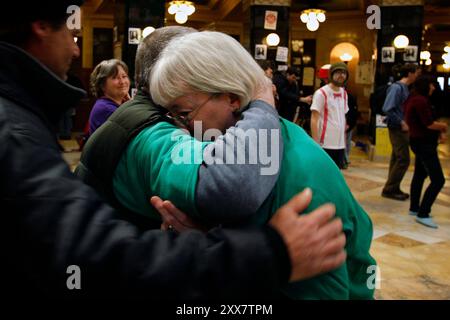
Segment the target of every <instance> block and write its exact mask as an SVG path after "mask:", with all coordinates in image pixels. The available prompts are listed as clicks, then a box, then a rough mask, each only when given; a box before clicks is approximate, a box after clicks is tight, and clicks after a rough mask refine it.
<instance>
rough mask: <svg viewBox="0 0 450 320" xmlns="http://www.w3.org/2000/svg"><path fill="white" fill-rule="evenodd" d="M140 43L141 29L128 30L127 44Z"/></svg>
mask: <svg viewBox="0 0 450 320" xmlns="http://www.w3.org/2000/svg"><path fill="white" fill-rule="evenodd" d="M140 41H141V29H139V28H128V44H139V42H140Z"/></svg>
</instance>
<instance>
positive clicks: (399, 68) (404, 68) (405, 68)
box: [392, 63, 419, 80]
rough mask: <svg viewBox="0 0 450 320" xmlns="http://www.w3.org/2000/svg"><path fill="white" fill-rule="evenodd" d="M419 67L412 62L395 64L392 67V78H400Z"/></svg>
mask: <svg viewBox="0 0 450 320" xmlns="http://www.w3.org/2000/svg"><path fill="white" fill-rule="evenodd" d="M417 69H419V66H418V65H416V64H413V63H406V64H404V65H396V66H394V67H393V68H392V72H393V73H394V78H395V79H396V80H397V79H401V78H406V77H408V74H410V73H415V72H416V71H417Z"/></svg>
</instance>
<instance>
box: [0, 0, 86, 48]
mask: <svg viewBox="0 0 450 320" xmlns="http://www.w3.org/2000/svg"><path fill="white" fill-rule="evenodd" d="M83 2H84V0H71V1H66V0H58V1H48V0H44V1H30V2H22V1H17V0H12V1H7V2H6V4H2V8H1V10H0V41H5V42H8V43H11V44H14V45H18V46H21V45H23V44H25V43H26V42H27V41H28V40H29V38H30V36H31V27H30V24H31V23H32V22H35V21H39V20H42V21H46V22H48V23H49V24H50V25H51V26H52V28H54V29H59V28H61V27H62V26H63V25H64V24H65V23H66V21H67V18H68V17H69V14H68V13H67V8H68V7H69V6H71V5H77V6H81V5H82V4H83Z"/></svg>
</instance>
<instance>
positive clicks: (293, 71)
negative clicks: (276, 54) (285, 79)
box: [286, 67, 300, 77]
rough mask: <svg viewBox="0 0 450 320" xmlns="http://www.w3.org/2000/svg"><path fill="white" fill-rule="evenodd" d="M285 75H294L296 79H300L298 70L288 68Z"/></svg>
mask: <svg viewBox="0 0 450 320" xmlns="http://www.w3.org/2000/svg"><path fill="white" fill-rule="evenodd" d="M286 74H287V75H288V74H290V75H292V74H295V75H296V76H297V77H300V70H299V69H297V68H291V67H289V68H288V69H287V70H286Z"/></svg>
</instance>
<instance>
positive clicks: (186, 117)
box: [170, 93, 220, 128]
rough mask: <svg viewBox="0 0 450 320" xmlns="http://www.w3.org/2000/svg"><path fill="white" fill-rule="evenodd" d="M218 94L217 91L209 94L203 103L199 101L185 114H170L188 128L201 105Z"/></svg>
mask: <svg viewBox="0 0 450 320" xmlns="http://www.w3.org/2000/svg"><path fill="white" fill-rule="evenodd" d="M218 96H220V94H219V93H213V94H210V95H209V97H208V98H207V99H206V100H205V101H204V102H203V103H201V104H200V105H199V106H197V107H196V108H195V109H194V110H192V111H191V112H188V113H187V114H171V115H170V116H171V117H172V118H173V119H175V120H176V121H177V122H179V123H180V124H181V125H182V126H184V127H185V128H189V126H190V123H191V121H192V120H194V118H195V117H196V116H197V114H198V113H199V112H200V110H201V108H203V106H205V105H206V104H207V103H208V102H209V101H211V100H212V99H213V98H216V97H218Z"/></svg>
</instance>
